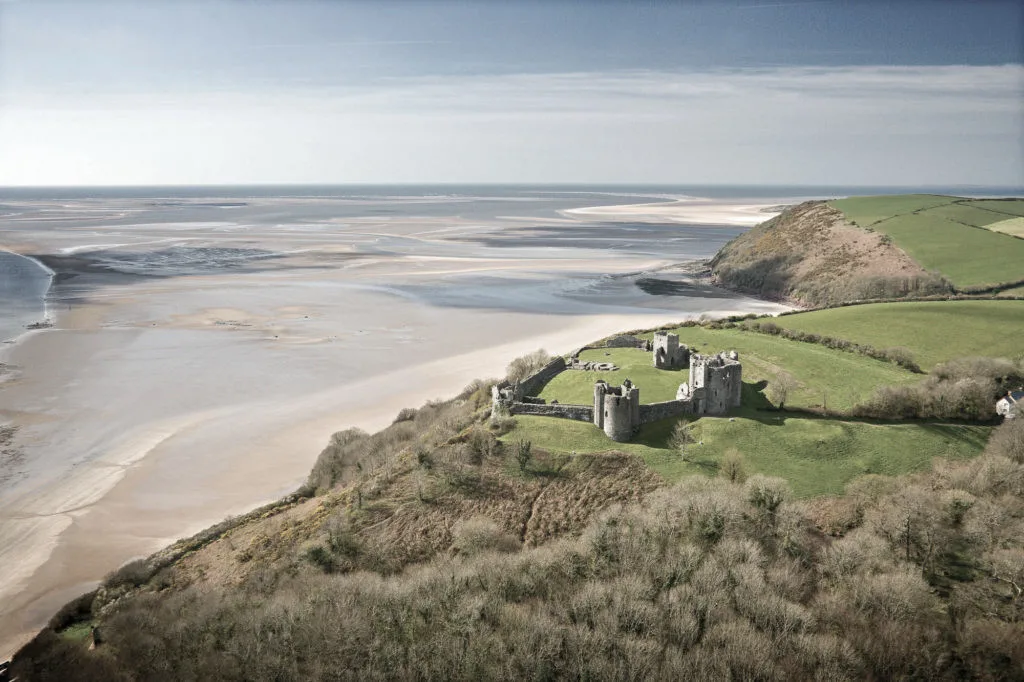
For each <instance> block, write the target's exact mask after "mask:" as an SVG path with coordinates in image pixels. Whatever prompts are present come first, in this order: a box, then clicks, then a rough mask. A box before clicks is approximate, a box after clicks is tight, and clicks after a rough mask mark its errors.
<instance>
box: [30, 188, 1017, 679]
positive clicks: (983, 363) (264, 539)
mask: <svg viewBox="0 0 1024 682" xmlns="http://www.w3.org/2000/svg"><path fill="white" fill-rule="evenodd" d="M1013 211H1017V212H1018V213H1017V214H1014V213H1013ZM1000 212H1001V213H1000ZM1020 213H1024V211H1022V210H1021V202H1003V201H977V202H975V201H966V200H960V199H956V198H955V197H933V196H932V197H928V196H916V195H915V196H904V197H884V198H879V197H869V198H857V199H848V200H842V201H839V202H832V204H831V205H830V204H826V203H824V202H810V203H808V204H802V205H801V206H798V207H794V208H793V209H790V210H788V211H787V212H786V213H784V214H783V215H781V216H779V217H777V218H775V219H773V220H772V221H769V222H768V223H765V224H763V225H761V226H758V227H757V228H754V229H753V230H751V231H750V232H748V233H747V234H746V235H743V236H741V237H740V238H738V239H736V240H734V241H733V242H732V243H730V244H729V245H728V246H727V247H726V248H725V249H723V251H722V252H721V253H720V254H719V256H718V257H717V258H716V259H715V268H716V272H717V273H718V276H719V277H720V278H721V279H722V280H723V281H727V283H730V284H732V285H733V286H743V287H745V288H747V289H749V290H753V291H757V292H758V293H761V294H762V295H772V296H778V297H787V298H796V299H800V300H804V301H815V302H827V303H835V302H842V301H847V300H849V299H850V298H863V297H868V296H876V295H877V296H883V295H884V296H903V295H908V296H909V295H917V294H924V293H934V292H942V293H951V292H954V291H956V290H977V289H979V288H980V289H987V290H989V291H990V293H993V292H994V293H1000V292H1002V293H1008V292H1012V291H1015V289H1014V287H1012V286H1009V285H1008V284H1007V283H1010V282H1012V281H1014V280H1013V278H1014V277H1017V278H1018V279H1021V278H1024V274H1022V273H1020V272H1019V270H1018V269H1017V268H1018V267H1019V266H1017V265H1015V262H1014V260H1013V258H1012V257H1003V253H1004V252H1005V253H1008V254H1010V255H1011V256H1013V255H1014V254H1017V253H1018V252H1017V251H1014V249H1017V248H1019V247H1018V242H1020V244H1022V245H1024V240H1022V239H1020V238H1018V237H1016V236H1013V234H1014V233H1015V232H1016V231H1017V230H1018V228H1019V222H1018V221H1019V220H1020V218H1018V217H1014V216H1017V215H1019V214H1020ZM989 214H1000V215H1005V216H1006V217H1005V219H1004V220H995V221H993V222H986V221H988V220H989V219H990V218H992V216H991V215H989ZM942 221H945V222H942ZM946 223H948V225H947V224H946ZM982 223H984V224H982ZM929 226H930V227H929ZM975 233H977V234H975ZM979 234H980V235H981V236H980V237H979ZM993 239H994V240H998V241H992V240H993ZM996 252H999V253H996ZM958 254H959V256H958ZM990 257H991V259H992V260H991V263H992V265H991V267H983V266H981V265H979V261H978V259H979V258H982V259H983V258H990ZM1017 262H1024V261H1020V260H1019V259H1018V261H1017ZM972 287H973V288H974V289H972ZM1022 321H1024V301H1022V300H1006V299H1003V300H1000V299H997V298H991V299H989V300H936V301H916V302H900V303H870V304H863V305H855V306H847V307H839V308H831V309H824V310H813V311H805V312H799V313H796V314H787V315H782V316H779V317H772V318H759V319H753V318H749V317H748V318H731V319H727V320H720V321H709V322H700V323H693V322H690V323H686V324H682V325H680V326H678V327H676V328H675V329H674V330H673V331H675V332H677V333H678V334H679V335H680V340H681V341H682V342H683V343H686V344H688V345H690V346H691V347H692V348H695V349H696V350H699V351H702V352H715V351H719V350H727V349H735V350H736V351H738V352H739V354H740V359H741V361H742V362H743V381H744V384H743V406H742V407H741V408H739V409H736V410H734V411H732V412H731V413H730V414H729V415H727V416H724V417H706V416H705V417H701V418H699V419H695V420H693V421H692V422H689V423H688V426H687V427H686V432H687V433H688V436H689V437H688V438H687V439H680V437H679V434H680V432H681V430H680V427H681V426H682V425H683V422H684V420H683V419H682V418H671V419H666V420H663V421H660V422H655V423H651V424H646V425H644V426H643V427H642V429H641V431H640V433H639V434H638V435H637V436H636V437H635V438H634V439H633V441H632V442H629V443H615V442H613V441H611V440H609V439H608V438H607V437H606V436H605V435H604V433H603V432H602V431H601V430H599V429H597V427H595V426H593V425H592V424H585V423H580V422H574V421H568V420H561V419H553V418H548V417H531V416H519V417H515V418H509V417H500V416H499V418H497V419H492V418H491V417H492V415H491V400H490V387H491V385H492V383H493V382H491V381H478V382H474V383H473V384H472V385H470V386H468V387H467V388H466V390H465V391H463V393H462V394H460V395H459V396H457V397H455V398H453V399H452V400H447V401H439V402H431V403H428V404H426V405H424V406H422V407H420V408H418V409H406V410H403V411H402V412H401V413H400V414H399V415H398V416H397V417H396V419H395V421H394V423H393V424H391V425H390V426H388V427H387V428H385V429H383V430H381V431H380V432H378V433H375V434H367V433H363V432H361V431H358V430H355V429H350V430H347V431H341V432H339V433H336V434H335V435H334V436H333V437H332V439H331V442H330V443H329V444H328V445H327V447H326V448H325V449H324V450H323V452H322V453H321V454H320V457H319V458H318V460H317V462H316V465H315V466H314V468H313V470H312V471H311V472H310V476H309V480H308V482H307V484H306V485H305V486H303V488H302V489H301V490H299V491H297V492H296V493H295V494H293V495H289V496H287V497H286V498H284V499H282V500H280V501H279V502H277V503H274V504H271V505H268V506H266V507H262V508H260V509H257V510H255V511H253V512H251V513H249V514H246V515H244V516H242V517H239V518H236V519H229V520H226V521H224V522H222V523H220V524H217V525H216V526H213V527H211V528H210V529H207V530H206V531H203V532H202V533H200V534H198V535H197V536H194V537H192V538H187V539H184V540H181V541H179V542H177V543H175V544H174V545H172V546H170V547H168V548H166V549H164V550H162V551H161V552H158V553H157V554H156V555H154V556H152V557H149V558H148V559H145V560H139V561H135V562H132V563H130V564H128V565H126V566H123V567H122V568H121V569H119V570H117V571H115V572H114V573H112V574H111V575H110V576H108V577H107V578H106V580H105V581H104V583H103V585H102V586H101V587H100V588H99V589H98V590H97V591H95V592H92V593H89V594H86V595H83V596H82V597H80V598H78V599H76V600H74V601H72V602H71V603H69V604H68V605H67V606H66V607H64V608H63V609H62V610H61V611H60V612H59V613H58V614H56V615H55V616H54V618H53V620H52V621H51V623H50V625H49V626H48V627H47V628H46V629H45V630H44V631H43V632H42V633H40V635H39V636H38V637H37V638H36V639H35V640H34V641H33V642H32V643H30V644H29V645H27V646H26V647H24V648H23V649H22V650H21V651H20V652H19V653H18V654H17V655H16V657H15V659H14V661H13V668H12V672H13V675H15V676H17V678H18V679H20V680H68V681H75V680H90V681H91V680H104V681H106V680H114V681H121V680H123V681H125V682H127V681H130V680H143V679H145V680H179V679H186V680H188V679H211V680H247V679H276V680H292V679H302V680H346V679H353V680H355V679H359V680H362V679H424V680H426V679H451V680H478V679H509V680H520V679H523V680H525V679H579V680H582V679H589V680H604V679H612V680H617V679H621V680H631V679H636V680H639V679H644V680H653V679H758V680H793V679H828V680H847V679H848V680H859V679H921V680H925V679H927V680H959V679H988V680H996V679H1024V419H1017V420H1010V421H1007V422H1006V423H1004V424H1002V425H998V426H997V425H996V424H997V423H998V422H997V421H996V420H994V419H993V418H992V417H993V398H994V396H995V395H996V394H997V393H998V392H999V391H1004V390H1005V389H1006V387H1008V386H1016V385H1017V383H1015V382H1022V383H1024V345H1022V344H1021V343H1020V341H1019V339H1020V333H1021V329H1022V327H1024V325H1022ZM652 334H653V330H648V331H646V332H640V333H638V335H640V336H646V337H647V338H650V336H651V335H652ZM582 359H583V360H595V361H601V362H612V363H614V364H615V365H616V366H617V367H618V368H619V369H618V370H616V371H614V372H584V371H569V372H565V373H562V374H560V375H559V376H557V377H556V378H555V379H553V380H552V381H550V382H549V383H548V384H547V385H546V386H544V387H543V388H542V389H540V396H541V397H543V398H545V399H547V400H548V401H550V400H558V401H559V402H561V403H585V404H589V403H590V401H591V400H592V395H593V393H592V391H593V384H594V382H595V381H596V380H597V379H605V380H606V381H609V382H610V383H613V384H620V383H621V382H622V381H623V380H624V379H625V378H630V379H631V380H633V381H634V382H635V383H636V384H637V385H638V386H639V387H640V392H641V393H640V395H641V400H642V402H645V403H650V402H656V401H662V400H669V399H672V398H673V397H674V396H675V391H676V388H677V387H678V385H679V384H680V383H682V382H683V381H685V380H686V376H687V371H686V370H679V371H667V370H657V369H654V368H653V367H652V366H651V356H650V353H647V352H643V351H640V350H638V349H631V348H609V349H600V348H594V349H590V350H587V351H584V352H583V354H582ZM524 363H525V364H530V363H533V364H535V365H537V366H539V365H541V364H543V360H542V359H541V358H540V357H539V356H538V355H535V356H529V357H527V358H524V359H520V360H518V361H516V363H513V365H511V366H510V369H512V368H513V367H515V368H517V369H521V368H522V366H523V364H524ZM93 640H95V641H97V642H98V644H97V646H95V647H94V648H90V647H89V644H90V642H91V641H93Z"/></svg>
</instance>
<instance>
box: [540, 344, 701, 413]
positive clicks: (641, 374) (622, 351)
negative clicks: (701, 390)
mask: <svg viewBox="0 0 1024 682" xmlns="http://www.w3.org/2000/svg"><path fill="white" fill-rule="evenodd" d="M580 359H581V360H584V361H588V360H589V361H595V362H613V363H615V365H616V366H617V367H618V368H619V369H618V370H617V371H615V372H583V371H575V370H574V371H569V372H562V373H561V374H559V375H558V376H557V377H555V378H554V379H553V380H551V382H549V383H548V385H547V386H545V387H544V389H543V390H542V391H541V392H540V397H542V398H544V399H545V400H547V401H548V402H550V401H551V400H552V399H557V400H558V402H560V403H573V404H577V405H590V404H591V403H593V402H594V383H595V382H597V381H599V380H601V379H603V380H605V381H607V382H608V383H609V384H612V385H614V386H618V385H620V384H622V380H623V379H629V380H630V381H632V382H633V383H634V384H636V385H637V386H639V387H640V402H641V403H657V402H661V401H664V400H675V397H676V389H678V388H679V384H681V383H684V382H685V381H686V379H687V377H688V376H689V372H688V370H685V369H684V370H664V369H655V368H654V366H653V365H652V362H651V354H650V353H649V352H647V351H642V350H640V349H638V348H607V349H591V350H585V351H583V352H582V353H580Z"/></svg>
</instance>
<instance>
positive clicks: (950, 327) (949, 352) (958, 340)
mask: <svg viewBox="0 0 1024 682" xmlns="http://www.w3.org/2000/svg"><path fill="white" fill-rule="evenodd" d="M773 322H775V323H776V324H778V325H779V326H780V327H785V328H787V329H797V330H800V331H805V332H810V333H814V334H822V335H825V336H832V337H836V338H840V339H846V340H847V341H854V342H856V343H862V344H867V345H870V346H874V347H876V348H893V347H898V346H902V347H905V348H909V349H910V350H911V352H912V353H913V355H914V358H915V359H916V360H917V362H918V364H920V365H921V367H922V368H924V369H926V370H927V369H929V368H931V367H933V366H934V365H935V364H937V363H939V362H944V361H946V360H952V359H953V358H955V357H958V356H963V355H985V356H993V357H1011V358H1012V357H1015V356H1019V355H1021V354H1024V340H1022V334H1024V301H991V300H990V301H922V302H907V303H873V304H869V305H856V306H847V307H845V308H831V309H828V310H814V311H810V312H806V313H798V314H796V315H783V316H782V317H779V318H777V319H775V320H773Z"/></svg>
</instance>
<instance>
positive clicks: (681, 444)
mask: <svg viewBox="0 0 1024 682" xmlns="http://www.w3.org/2000/svg"><path fill="white" fill-rule="evenodd" d="M693 442H694V437H693V424H691V423H690V422H689V421H688V420H686V419H681V420H680V421H679V422H677V423H676V425H675V426H674V427H672V435H671V436H670V437H669V439H668V446H669V447H670V448H672V449H673V450H675V451H676V452H678V453H679V456H680V457H681V458H683V459H684V460H685V459H687V458H688V457H689V455H690V452H689V451H690V445H691V444H692V443H693Z"/></svg>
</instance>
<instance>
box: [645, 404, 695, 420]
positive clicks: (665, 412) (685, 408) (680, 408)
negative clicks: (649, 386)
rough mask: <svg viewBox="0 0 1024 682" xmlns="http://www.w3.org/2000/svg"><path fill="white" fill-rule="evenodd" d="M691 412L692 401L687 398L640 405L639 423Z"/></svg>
mask: <svg viewBox="0 0 1024 682" xmlns="http://www.w3.org/2000/svg"><path fill="white" fill-rule="evenodd" d="M684 414H693V403H692V402H691V401H689V400H669V401H667V402H663V403H650V404H649V405H641V406H640V423H641V424H649V423H651V422H656V421H659V420H661V419H668V418H669V417H678V416H680V415H684Z"/></svg>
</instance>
